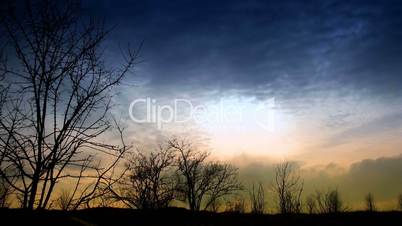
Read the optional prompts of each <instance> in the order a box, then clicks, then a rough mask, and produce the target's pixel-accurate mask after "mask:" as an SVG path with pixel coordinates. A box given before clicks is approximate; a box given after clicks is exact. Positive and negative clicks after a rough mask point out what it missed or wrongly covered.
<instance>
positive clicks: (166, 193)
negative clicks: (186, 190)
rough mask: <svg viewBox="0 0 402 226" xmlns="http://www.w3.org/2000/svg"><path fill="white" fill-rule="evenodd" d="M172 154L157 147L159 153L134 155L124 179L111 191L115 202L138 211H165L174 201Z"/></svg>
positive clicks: (170, 150) (165, 149) (174, 187)
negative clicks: (118, 186) (117, 187)
mask: <svg viewBox="0 0 402 226" xmlns="http://www.w3.org/2000/svg"><path fill="white" fill-rule="evenodd" d="M174 160H175V153H174V152H173V150H172V149H171V148H164V147H162V146H160V147H159V150H158V151H154V152H151V153H150V154H144V153H143V152H141V151H137V152H136V153H135V154H134V155H133V156H132V157H131V159H130V161H129V163H128V164H127V166H126V167H127V169H126V170H127V171H128V173H127V175H126V176H125V178H124V179H123V180H122V182H120V183H119V185H120V189H113V188H112V191H113V194H114V195H115V199H116V200H119V201H122V202H123V203H125V204H126V205H128V206H129V207H132V208H137V209H158V208H165V207H167V206H168V205H169V204H170V203H171V201H172V200H173V199H174V194H175V190H176V180H175V175H174V169H173V167H174Z"/></svg>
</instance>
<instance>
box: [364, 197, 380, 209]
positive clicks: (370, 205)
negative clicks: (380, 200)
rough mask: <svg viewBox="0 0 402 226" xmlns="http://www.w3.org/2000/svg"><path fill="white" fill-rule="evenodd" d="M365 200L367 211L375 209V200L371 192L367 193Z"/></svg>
mask: <svg viewBox="0 0 402 226" xmlns="http://www.w3.org/2000/svg"><path fill="white" fill-rule="evenodd" d="M365 201H366V210H367V211H369V212H373V211H376V210H377V208H376V205H375V202H374V197H373V194H371V193H368V194H367V195H366V197H365Z"/></svg>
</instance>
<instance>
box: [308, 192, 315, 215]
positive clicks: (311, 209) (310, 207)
mask: <svg viewBox="0 0 402 226" xmlns="http://www.w3.org/2000/svg"><path fill="white" fill-rule="evenodd" d="M306 208H307V212H308V213H309V214H313V213H316V212H317V203H316V201H315V198H314V196H313V195H309V196H307V198H306Z"/></svg>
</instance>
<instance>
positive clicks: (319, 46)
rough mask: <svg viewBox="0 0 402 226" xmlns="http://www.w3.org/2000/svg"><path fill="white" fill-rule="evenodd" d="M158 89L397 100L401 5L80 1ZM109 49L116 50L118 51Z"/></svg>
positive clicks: (401, 51) (400, 78)
mask: <svg viewBox="0 0 402 226" xmlns="http://www.w3.org/2000/svg"><path fill="white" fill-rule="evenodd" d="M84 8H85V9H87V10H89V12H90V14H96V15H98V16H101V17H104V18H105V19H106V21H107V23H108V24H110V25H116V28H115V30H114V31H113V33H112V35H111V37H110V38H111V40H113V41H115V42H116V43H126V42H130V43H132V45H138V43H139V42H140V41H141V40H144V46H143V48H142V59H143V60H144V61H145V62H144V63H143V64H142V65H139V68H141V70H142V72H143V73H142V74H141V73H140V74H139V76H144V77H147V79H149V80H150V83H149V87H154V88H157V89H156V90H160V89H161V88H163V90H166V91H167V90H170V89H172V90H176V89H177V87H181V88H182V89H183V90H184V91H185V90H188V91H191V92H196V91H199V92H204V91H205V90H214V91H218V92H219V93H221V92H226V91H228V90H232V91H233V90H234V91H235V92H241V93H242V94H246V95H254V96H257V97H261V98H265V97H266V96H267V95H268V96H272V95H275V96H276V97H283V98H292V96H294V95H296V96H300V95H307V94H309V93H310V92H311V91H317V90H328V89H329V90H336V89H339V88H340V87H341V88H342V89H345V90H346V91H352V92H359V91H362V92H364V95H374V96H377V97H384V98H393V97H395V96H399V95H401V94H402V93H401V89H400V88H401V87H402V75H401V72H402V70H401V66H400V64H401V62H402V30H401V29H400V28H401V27H402V2H400V1H84ZM116 45H117V44H116Z"/></svg>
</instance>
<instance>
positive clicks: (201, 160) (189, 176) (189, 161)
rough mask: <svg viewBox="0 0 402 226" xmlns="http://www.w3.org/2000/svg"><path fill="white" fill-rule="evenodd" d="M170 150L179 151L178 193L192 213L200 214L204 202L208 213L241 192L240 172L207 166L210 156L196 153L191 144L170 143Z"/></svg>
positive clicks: (214, 164) (228, 167)
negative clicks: (217, 204) (213, 207)
mask: <svg viewBox="0 0 402 226" xmlns="http://www.w3.org/2000/svg"><path fill="white" fill-rule="evenodd" d="M168 143H169V146H170V147H171V148H173V149H174V150H176V151H177V153H178V157H177V165H178V172H179V177H178V178H179V185H181V186H179V191H180V193H182V194H183V200H186V201H187V202H188V204H189V207H190V210H192V211H198V210H200V209H201V204H202V202H204V209H208V208H209V206H210V205H212V203H214V202H215V201H216V200H217V199H219V198H221V197H223V196H225V195H229V194H232V193H234V192H235V191H238V190H239V189H241V185H240V183H239V182H238V180H237V168H234V167H233V166H231V165H230V164H224V163H220V162H207V161H206V159H207V157H208V155H209V154H208V153H207V152H202V151H197V150H196V149H194V147H193V146H192V144H191V143H189V142H185V141H179V140H177V139H171V140H170V141H169V142H168Z"/></svg>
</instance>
